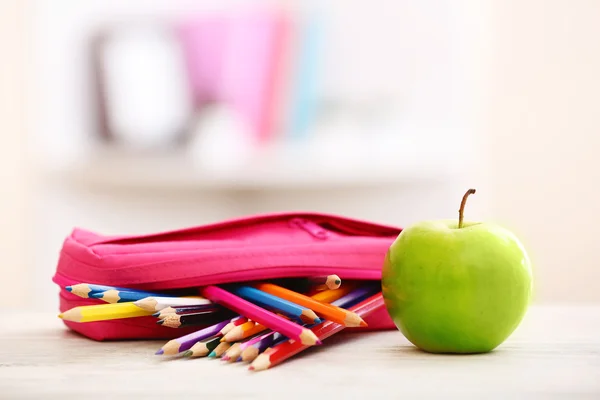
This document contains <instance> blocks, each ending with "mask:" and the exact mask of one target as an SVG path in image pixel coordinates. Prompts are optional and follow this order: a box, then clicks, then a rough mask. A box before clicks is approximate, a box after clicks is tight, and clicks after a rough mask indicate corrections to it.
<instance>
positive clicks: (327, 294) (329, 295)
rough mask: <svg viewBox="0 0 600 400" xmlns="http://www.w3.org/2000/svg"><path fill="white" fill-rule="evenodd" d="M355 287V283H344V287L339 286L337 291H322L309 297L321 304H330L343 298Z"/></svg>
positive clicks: (356, 285)
mask: <svg viewBox="0 0 600 400" xmlns="http://www.w3.org/2000/svg"><path fill="white" fill-rule="evenodd" d="M357 287H358V284H357V283H356V282H349V283H344V286H340V288H339V289H327V290H322V291H320V292H317V293H315V294H313V295H311V296H309V297H310V298H311V299H313V300H317V301H320V302H323V303H332V302H334V301H335V300H337V299H339V298H342V297H344V296H345V295H347V294H348V293H350V292H351V291H353V290H354V289H356V288H357Z"/></svg>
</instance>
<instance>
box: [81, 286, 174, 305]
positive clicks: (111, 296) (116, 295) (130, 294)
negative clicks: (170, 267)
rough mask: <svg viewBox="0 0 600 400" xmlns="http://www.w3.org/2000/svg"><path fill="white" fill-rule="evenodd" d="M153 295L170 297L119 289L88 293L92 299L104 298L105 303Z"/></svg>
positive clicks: (133, 299) (121, 301) (139, 298)
mask: <svg viewBox="0 0 600 400" xmlns="http://www.w3.org/2000/svg"><path fill="white" fill-rule="evenodd" d="M155 296H163V297H172V296H165V295H164V294H159V293H150V292H141V291H132V290H119V289H110V290H106V291H102V292H96V293H90V294H89V297H90V298H94V299H100V300H104V301H105V302H107V303H111V304H112V303H125V302H128V301H137V300H141V299H145V298H146V297H155Z"/></svg>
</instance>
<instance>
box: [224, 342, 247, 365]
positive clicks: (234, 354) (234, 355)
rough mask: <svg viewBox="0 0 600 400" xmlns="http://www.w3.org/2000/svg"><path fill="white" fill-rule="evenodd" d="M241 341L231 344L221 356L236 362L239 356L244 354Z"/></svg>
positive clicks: (225, 359)
mask: <svg viewBox="0 0 600 400" xmlns="http://www.w3.org/2000/svg"><path fill="white" fill-rule="evenodd" d="M240 346H241V343H234V344H232V345H231V347H230V348H229V349H227V351H226V352H225V354H223V355H222V356H221V360H222V361H230V362H234V361H235V360H237V359H238V357H239V356H240V355H241V354H242V350H241V349H240Z"/></svg>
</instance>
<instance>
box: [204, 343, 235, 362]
mask: <svg viewBox="0 0 600 400" xmlns="http://www.w3.org/2000/svg"><path fill="white" fill-rule="evenodd" d="M230 347H231V343H229V342H221V343H219V345H218V346H217V347H215V349H214V350H213V351H211V352H210V354H209V355H208V356H209V357H210V358H215V357H217V358H219V357H221V356H222V355H223V353H225V352H226V351H227V349H229V348H230Z"/></svg>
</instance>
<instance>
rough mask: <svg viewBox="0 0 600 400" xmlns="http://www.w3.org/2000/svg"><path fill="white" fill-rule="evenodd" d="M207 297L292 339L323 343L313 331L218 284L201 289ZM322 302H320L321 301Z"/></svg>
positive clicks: (309, 343) (313, 343) (302, 341)
mask: <svg viewBox="0 0 600 400" xmlns="http://www.w3.org/2000/svg"><path fill="white" fill-rule="evenodd" d="M200 293H201V294H202V296H204V297H205V298H207V299H209V300H211V301H212V302H214V303H217V304H222V305H224V306H225V307H227V308H229V309H231V310H233V311H235V312H237V313H238V314H240V315H244V316H246V317H247V318H249V319H252V320H253V321H255V322H256V323H258V324H261V325H263V326H265V327H267V328H269V329H271V330H274V331H277V332H281V333H282V334H283V335H285V336H287V337H288V338H290V339H293V340H297V341H299V342H301V343H304V344H307V345H311V346H312V345H315V344H321V342H320V341H319V340H318V339H317V338H316V336H315V335H314V333H313V332H311V331H310V330H309V329H306V328H304V327H302V326H300V325H298V324H295V323H294V322H292V321H290V320H287V319H285V318H284V317H281V316H279V315H276V314H273V313H272V312H270V311H268V310H265V309H264V308H261V307H259V306H257V305H255V304H252V303H250V302H249V301H247V300H244V299H242V298H240V297H238V296H236V295H234V294H232V293H229V292H228V291H226V290H224V289H221V288H220V287H217V286H206V287H203V288H201V289H200ZM319 304H320V303H319Z"/></svg>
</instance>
